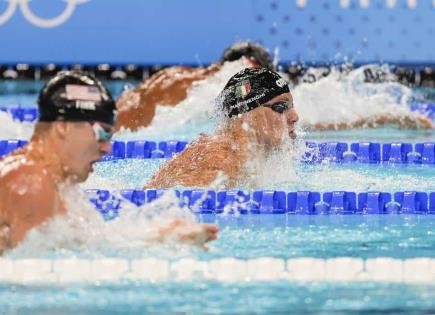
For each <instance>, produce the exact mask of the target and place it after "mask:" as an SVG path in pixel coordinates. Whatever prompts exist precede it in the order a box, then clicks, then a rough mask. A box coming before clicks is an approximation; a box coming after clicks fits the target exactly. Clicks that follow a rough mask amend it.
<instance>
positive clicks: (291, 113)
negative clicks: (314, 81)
mask: <svg viewBox="0 0 435 315" xmlns="http://www.w3.org/2000/svg"><path fill="white" fill-rule="evenodd" d="M218 101H219V102H221V103H222V113H223V116H224V118H223V120H224V121H223V123H222V125H221V126H220V128H219V129H218V130H217V131H216V132H215V133H214V134H213V135H211V136H205V135H202V136H201V137H200V138H199V139H198V140H197V141H195V142H193V143H192V144H190V145H189V146H188V147H187V148H186V149H185V150H184V151H183V152H181V153H180V154H178V155H176V156H175V157H174V158H173V159H172V160H170V161H168V162H167V163H165V164H164V165H163V166H162V167H161V168H160V169H159V170H158V172H157V173H156V174H155V175H154V176H153V177H152V179H151V180H150V181H149V183H148V184H147V185H146V186H145V188H146V189H147V188H169V187H174V186H187V187H209V186H210V185H211V184H213V183H214V182H215V180H216V179H217V178H219V176H221V175H223V176H224V182H223V185H222V186H224V187H219V188H225V189H231V188H234V187H236V186H237V185H239V184H240V182H241V181H242V180H244V179H245V178H249V176H250V171H249V170H248V169H247V168H246V163H247V162H248V161H250V160H252V159H253V157H255V158H261V157H267V156H268V155H269V154H270V153H271V152H273V151H274V150H276V149H278V148H280V147H281V146H282V145H283V142H284V140H285V138H286V137H290V138H291V139H295V138H296V133H295V123H296V122H297V121H298V114H297V113H296V111H295V109H294V108H293V98H292V95H291V93H290V90H289V87H288V83H287V82H286V81H285V80H284V79H283V78H282V77H281V76H280V75H279V74H278V73H276V72H274V71H272V70H269V69H266V68H246V69H244V70H242V71H240V72H238V73H237V74H235V75H234V76H233V77H231V79H230V80H229V81H228V83H227V84H226V86H225V88H224V89H223V91H222V92H221V93H220V95H219V97H218ZM254 171H255V170H254Z"/></svg>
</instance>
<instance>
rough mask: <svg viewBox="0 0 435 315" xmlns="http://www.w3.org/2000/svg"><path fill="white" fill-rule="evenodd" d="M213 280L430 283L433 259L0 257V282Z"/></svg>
mask: <svg viewBox="0 0 435 315" xmlns="http://www.w3.org/2000/svg"><path fill="white" fill-rule="evenodd" d="M198 280H212V281H219V282H250V281H277V280H286V281H290V282H299V281H308V282H311V281H331V282H350V281H352V282H353V281H364V282H392V283H409V284H423V285H434V284H435V259H434V258H429V257H422V258H411V259H404V260H402V259H394V258H389V257H379V258H373V259H366V260H364V259H360V258H354V257H339V258H330V259H320V258H310V257H305V258H292V259H288V260H284V259H279V258H272V257H262V258H256V259H249V260H240V259H235V258H220V259H213V260H209V261H200V260H196V259H191V258H184V259H180V260H177V261H168V260H162V259H157V258H143V259H136V260H126V259H122V258H100V259H95V260H87V259H77V258H66V259H54V260H51V259H16V260H14V259H7V258H5V259H0V283H14V284H24V285H30V284H38V285H40V284H45V285H62V284H66V283H87V284H93V283H101V282H108V283H120V282H125V281H140V282H165V281H198Z"/></svg>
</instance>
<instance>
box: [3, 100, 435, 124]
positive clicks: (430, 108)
mask: <svg viewBox="0 0 435 315" xmlns="http://www.w3.org/2000/svg"><path fill="white" fill-rule="evenodd" d="M409 108H410V109H411V111H415V112H418V113H420V114H422V115H425V116H426V117H428V118H430V119H432V120H434V119H435V103H430V102H413V103H410V104H409ZM0 111H3V112H7V113H9V114H10V115H11V116H12V118H13V119H14V120H17V121H21V122H34V121H36V120H37V119H38V118H39V110H38V108H37V107H28V106H26V107H23V106H21V105H19V104H9V105H3V106H0Z"/></svg>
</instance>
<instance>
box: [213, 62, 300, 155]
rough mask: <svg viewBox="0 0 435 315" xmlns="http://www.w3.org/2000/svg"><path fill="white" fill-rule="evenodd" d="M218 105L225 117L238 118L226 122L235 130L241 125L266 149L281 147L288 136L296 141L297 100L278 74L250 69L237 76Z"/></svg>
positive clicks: (223, 93)
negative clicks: (294, 103) (233, 124)
mask: <svg viewBox="0 0 435 315" xmlns="http://www.w3.org/2000/svg"><path fill="white" fill-rule="evenodd" d="M218 103H220V104H221V109H222V111H223V115H224V116H226V117H228V118H231V117H237V119H230V120H226V121H225V122H227V123H229V124H230V125H232V123H235V126H236V125H238V124H239V123H240V122H241V123H242V124H244V126H245V127H246V128H248V129H246V128H244V129H245V130H250V131H251V133H252V134H253V135H255V138H256V141H257V143H258V144H262V145H264V147H265V148H276V147H279V146H280V145H281V144H282V143H283V141H284V139H285V138H286V135H288V136H289V137H290V138H291V139H295V138H296V133H295V124H296V122H297V121H298V119H299V118H298V114H297V112H296V110H295V109H294V108H293V97H292V95H291V93H290V90H289V87H288V83H287V81H285V80H284V79H283V78H282V77H281V76H280V75H279V74H278V73H276V72H274V71H271V70H268V69H265V68H261V69H260V68H246V69H244V70H242V71H240V72H238V73H236V74H235V75H234V76H233V77H232V78H231V79H230V80H229V81H228V83H227V85H226V86H225V88H224V89H223V91H222V92H221V93H220V95H219V97H218ZM239 118H240V120H239ZM227 126H229V125H227Z"/></svg>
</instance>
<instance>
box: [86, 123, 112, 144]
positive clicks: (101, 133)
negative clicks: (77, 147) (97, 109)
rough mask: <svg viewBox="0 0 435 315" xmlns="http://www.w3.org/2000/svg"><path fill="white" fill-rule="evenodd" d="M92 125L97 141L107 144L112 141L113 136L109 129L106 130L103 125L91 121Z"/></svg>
mask: <svg viewBox="0 0 435 315" xmlns="http://www.w3.org/2000/svg"><path fill="white" fill-rule="evenodd" d="M90 124H91V126H92V129H93V130H94V133H95V138H96V139H97V141H98V142H107V141H110V139H112V136H113V131H112V130H110V129H109V128H104V127H103V126H102V125H101V124H99V123H98V122H96V121H91V122H90Z"/></svg>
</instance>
